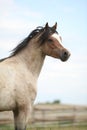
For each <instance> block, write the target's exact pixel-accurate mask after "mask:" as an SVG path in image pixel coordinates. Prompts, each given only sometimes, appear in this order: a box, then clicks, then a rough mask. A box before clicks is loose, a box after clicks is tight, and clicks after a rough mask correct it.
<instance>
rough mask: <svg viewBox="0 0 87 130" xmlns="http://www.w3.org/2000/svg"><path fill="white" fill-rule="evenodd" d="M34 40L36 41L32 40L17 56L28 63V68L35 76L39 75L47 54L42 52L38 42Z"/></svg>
mask: <svg viewBox="0 0 87 130" xmlns="http://www.w3.org/2000/svg"><path fill="white" fill-rule="evenodd" d="M33 42H34V41H33V40H31V41H30V43H29V44H28V45H27V46H26V47H25V48H24V49H23V50H22V51H21V52H19V53H18V54H17V55H16V57H17V59H18V60H19V61H21V62H22V63H24V64H26V66H27V68H28V69H29V71H31V73H32V74H33V75H34V76H39V74H40V71H41V68H42V66H43V63H44V59H45V55H44V54H43V53H42V51H41V47H39V46H38V43H33Z"/></svg>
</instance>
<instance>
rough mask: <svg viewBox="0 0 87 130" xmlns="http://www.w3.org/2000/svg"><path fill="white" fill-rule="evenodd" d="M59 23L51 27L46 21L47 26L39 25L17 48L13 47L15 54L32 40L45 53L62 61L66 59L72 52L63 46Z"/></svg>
mask: <svg viewBox="0 0 87 130" xmlns="http://www.w3.org/2000/svg"><path fill="white" fill-rule="evenodd" d="M56 29H57V23H55V25H54V26H52V27H49V25H48V23H46V25H45V27H42V26H39V27H37V28H36V29H35V30H33V31H32V32H31V33H30V34H29V36H28V37H26V38H25V39H24V40H23V41H22V42H21V43H20V44H19V45H18V46H17V47H16V48H14V49H13V53H12V56H13V55H16V54H17V53H18V52H20V50H22V49H23V48H25V47H26V46H27V45H28V44H29V43H30V41H31V40H33V42H32V43H33V44H38V43H39V47H40V49H41V51H42V53H43V54H44V55H48V56H52V57H55V58H58V59H61V60H62V61H66V60H67V59H68V58H69V56H70V53H69V51H68V50H67V49H65V48H64V47H63V46H62V38H61V36H60V35H59V34H58V32H57V31H56Z"/></svg>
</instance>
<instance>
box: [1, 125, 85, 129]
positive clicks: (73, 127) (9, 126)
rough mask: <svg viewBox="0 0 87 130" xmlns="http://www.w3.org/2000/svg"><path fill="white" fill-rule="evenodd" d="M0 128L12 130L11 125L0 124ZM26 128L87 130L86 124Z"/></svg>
mask: <svg viewBox="0 0 87 130" xmlns="http://www.w3.org/2000/svg"><path fill="white" fill-rule="evenodd" d="M0 130H13V125H1V126H0ZM27 130H87V125H85V126H84V125H82V126H81V125H79V126H65V127H62V126H61V127H59V126H57V127H56V126H46V127H30V128H29V127H28V128H27Z"/></svg>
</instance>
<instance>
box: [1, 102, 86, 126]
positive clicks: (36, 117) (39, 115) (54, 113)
mask: <svg viewBox="0 0 87 130" xmlns="http://www.w3.org/2000/svg"><path fill="white" fill-rule="evenodd" d="M30 122H31V123H30V124H31V125H32V124H33V126H34V125H36V126H37V125H38V126H41V127H42V126H46V125H58V126H59V125H78V124H83V125H87V106H71V105H57V104H56V105H49V104H48V105H47V104H39V105H35V106H34V108H33V111H32V114H31V117H30ZM5 123H8V124H9V123H13V114H12V112H9V113H8V112H4V113H3V112H1V113H0V124H5Z"/></svg>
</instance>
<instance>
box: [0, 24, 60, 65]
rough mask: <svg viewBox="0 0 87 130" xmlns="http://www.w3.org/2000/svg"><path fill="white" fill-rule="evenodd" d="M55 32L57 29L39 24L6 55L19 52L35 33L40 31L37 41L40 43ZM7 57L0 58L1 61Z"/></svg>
mask: <svg viewBox="0 0 87 130" xmlns="http://www.w3.org/2000/svg"><path fill="white" fill-rule="evenodd" d="M55 32H56V33H57V31H56V30H55V29H54V28H53V27H49V26H48V28H46V27H42V26H39V27H37V28H36V29H35V30H33V31H32V32H31V33H30V34H29V35H28V36H27V37H26V38H25V39H24V40H23V41H22V42H21V43H20V44H18V45H17V46H16V47H15V48H14V49H13V50H12V54H11V55H10V56H9V57H8V58H10V57H12V56H14V55H16V54H17V53H18V52H20V51H21V50H22V49H23V48H25V47H26V46H27V45H28V43H29V41H30V40H31V39H32V38H34V37H35V36H36V35H37V34H40V33H42V35H41V36H40V37H39V39H38V40H39V41H40V43H41V45H42V44H43V43H44V42H45V41H46V40H47V39H48V37H49V36H50V35H51V34H53V33H55ZM5 59H7V58H4V59H1V60H0V62H1V61H3V60H5Z"/></svg>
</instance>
